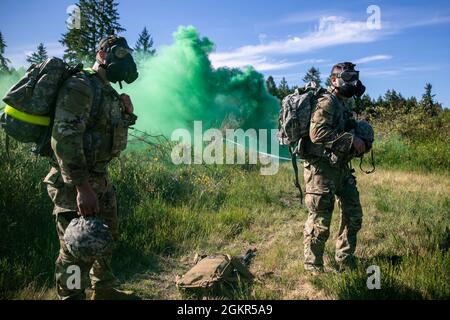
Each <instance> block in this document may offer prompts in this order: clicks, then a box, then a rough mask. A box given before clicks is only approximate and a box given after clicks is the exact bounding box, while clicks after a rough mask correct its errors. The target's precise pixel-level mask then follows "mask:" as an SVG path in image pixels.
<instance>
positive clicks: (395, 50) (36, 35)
mask: <svg viewBox="0 0 450 320" xmlns="http://www.w3.org/2000/svg"><path fill="white" fill-rule="evenodd" d="M119 2H120V5H119V12H120V14H121V24H122V25H123V26H124V27H125V28H126V29H127V31H126V32H125V33H124V35H125V36H126V37H127V38H128V40H129V42H130V43H131V44H134V42H135V41H136V39H137V36H138V34H139V32H140V31H141V30H142V28H143V27H144V26H147V27H148V29H149V30H150V32H151V33H152V35H153V37H154V40H155V45H156V47H157V48H158V47H159V46H163V45H170V44H171V43H172V33H173V32H174V31H175V30H176V29H177V27H178V26H179V25H194V26H195V27H197V28H198V29H199V31H200V32H201V34H202V35H204V36H207V37H209V38H210V39H211V40H213V42H214V43H215V44H216V52H215V53H214V54H212V55H211V60H212V62H213V64H214V66H216V67H219V66H231V67H242V66H245V65H247V64H251V65H253V66H254V67H255V68H256V69H257V70H259V71H261V72H262V73H264V74H265V75H266V76H267V75H273V76H274V77H275V79H276V80H277V81H279V80H280V79H281V77H282V76H285V77H286V78H287V80H288V82H289V83H290V84H300V83H301V78H302V77H303V75H304V73H305V72H306V70H307V69H308V68H309V67H311V66H312V65H314V66H316V67H318V68H319V69H320V70H321V71H322V73H323V75H325V74H327V73H328V72H329V69H330V67H331V65H332V64H333V63H334V62H341V61H348V60H350V61H354V62H357V63H358V67H359V69H360V70H361V72H362V74H361V77H362V79H363V81H364V82H365V84H366V85H367V87H368V93H369V94H370V95H371V96H373V97H377V96H378V95H380V94H383V93H384V92H385V91H386V90H387V89H392V88H394V89H396V90H397V91H400V92H401V93H402V94H403V95H405V96H408V97H409V96H418V97H420V96H421V95H422V93H423V87H424V86H425V83H426V82H431V83H432V84H433V86H434V91H435V94H436V95H437V97H436V98H437V100H438V101H440V102H442V103H443V104H444V106H446V107H447V108H448V107H450V86H449V84H448V81H447V78H448V77H449V75H450V59H449V58H450V1H448V0H445V1H430V0H428V1H376V0H374V1H329V2H328V1H317V2H314V1H300V0H278V1H265V0H260V1H257V0H246V1H244V0H240V1H237V0H216V1H212V0H210V1H207V0H198V1H181V0H179V1H175V0H165V1H148V0H147V1H144V0H122V1H119ZM74 3H76V1H73V0H72V1H67V0H58V1H57V0H40V1H32V0H22V1H17V0H14V1H11V0H1V1H0V31H1V32H2V33H3V36H4V38H5V40H6V42H7V45H8V48H7V49H6V55H7V57H8V58H9V59H11V60H12V62H13V64H14V65H15V66H19V65H23V64H25V56H26V54H27V53H30V52H31V51H33V50H34V49H35V48H36V46H37V44H38V43H39V42H44V43H45V44H46V46H47V48H48V51H49V53H50V54H51V55H55V56H61V55H62V50H63V49H62V48H61V46H60V44H59V43H58V40H59V39H60V37H61V34H62V33H63V32H64V31H65V28H66V26H65V20H66V19H67V13H66V9H67V7H68V6H69V5H71V4H74ZM370 5H377V6H378V7H379V8H380V10H381V11H380V12H381V25H380V26H381V29H375V30H374V29H372V28H368V27H367V20H368V18H369V16H370V14H368V13H367V8H368V7H369V6H370Z"/></svg>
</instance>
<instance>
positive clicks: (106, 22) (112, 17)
mask: <svg viewBox="0 0 450 320" xmlns="http://www.w3.org/2000/svg"><path fill="white" fill-rule="evenodd" d="M77 6H78V7H79V9H80V12H81V15H80V28H71V29H68V30H67V31H66V32H65V33H63V34H62V37H61V39H60V40H59V42H60V43H61V44H62V45H63V46H64V48H65V49H64V57H63V58H64V60H65V61H67V62H68V63H71V64H76V63H79V62H82V63H84V64H86V65H91V64H93V63H94V62H95V61H94V59H95V58H94V57H95V53H96V50H97V46H98V43H99V42H100V40H101V39H103V38H105V37H107V36H108V35H113V34H120V33H122V32H124V31H126V29H125V28H123V27H122V26H121V25H120V22H119V20H120V15H119V12H118V8H117V7H118V3H117V2H116V1H114V0H79V1H78V4H77ZM6 47H7V45H6V41H5V39H4V37H3V34H2V32H1V30H0V72H12V71H14V68H12V67H10V66H9V64H10V63H11V61H10V60H9V59H7V58H6V57H5V48H6ZM133 49H134V56H135V60H136V62H137V63H138V64H139V63H142V62H143V61H144V60H145V59H147V58H148V57H149V56H153V55H155V54H156V50H155V49H154V42H153V37H152V35H151V34H150V32H149V31H148V29H147V27H144V29H143V30H142V32H141V33H140V34H139V37H138V40H137V42H136V44H135V45H134V48H133ZM48 57H49V56H48V53H47V48H46V47H45V44H44V43H42V42H41V43H39V44H38V46H37V48H36V51H35V52H33V53H31V54H30V55H28V56H27V58H26V61H27V62H28V63H29V64H30V65H31V64H38V63H41V62H43V61H45V60H46V59H48Z"/></svg>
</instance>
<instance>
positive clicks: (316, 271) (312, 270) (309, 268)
mask: <svg viewBox="0 0 450 320" xmlns="http://www.w3.org/2000/svg"><path fill="white" fill-rule="evenodd" d="M304 268H305V271H306V272H307V273H308V274H310V275H312V276H318V275H321V274H322V273H324V270H323V267H322V266H315V265H312V264H305V265H304Z"/></svg>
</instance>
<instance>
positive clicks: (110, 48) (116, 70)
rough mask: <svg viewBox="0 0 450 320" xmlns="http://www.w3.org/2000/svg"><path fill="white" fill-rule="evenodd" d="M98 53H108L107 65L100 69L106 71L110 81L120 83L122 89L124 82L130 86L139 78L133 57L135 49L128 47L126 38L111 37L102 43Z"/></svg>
mask: <svg viewBox="0 0 450 320" xmlns="http://www.w3.org/2000/svg"><path fill="white" fill-rule="evenodd" d="M97 51H104V52H106V63H104V64H102V65H100V67H102V68H103V69H105V70H106V78H107V79H108V81H110V82H112V83H117V82H118V83H119V86H120V88H121V89H122V81H125V82H126V83H128V84H130V83H133V82H134V81H136V79H137V78H138V77H139V73H138V72H137V67H136V63H135V62H134V59H133V56H132V55H131V54H132V52H133V49H131V48H130V47H129V46H128V43H127V40H126V39H125V38H123V37H118V36H109V37H107V38H105V39H103V40H101V41H100V44H99V46H98V48H97Z"/></svg>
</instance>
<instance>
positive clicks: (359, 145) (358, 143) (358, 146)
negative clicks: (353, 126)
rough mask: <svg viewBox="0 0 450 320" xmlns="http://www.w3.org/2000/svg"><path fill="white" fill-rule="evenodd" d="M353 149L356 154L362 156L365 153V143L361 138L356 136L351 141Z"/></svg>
mask: <svg viewBox="0 0 450 320" xmlns="http://www.w3.org/2000/svg"><path fill="white" fill-rule="evenodd" d="M353 148H354V149H355V151H356V154H358V155H363V154H364V153H366V143H365V142H364V140H362V139H361V138H358V137H357V136H355V137H354V139H353Z"/></svg>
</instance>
